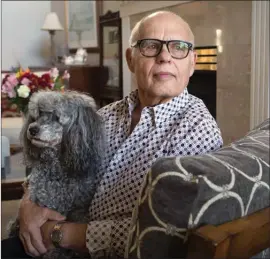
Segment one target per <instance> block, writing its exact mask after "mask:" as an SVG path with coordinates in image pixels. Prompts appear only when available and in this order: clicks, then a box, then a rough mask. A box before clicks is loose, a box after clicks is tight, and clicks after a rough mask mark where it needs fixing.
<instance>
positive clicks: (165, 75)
mask: <svg viewBox="0 0 270 259" xmlns="http://www.w3.org/2000/svg"><path fill="white" fill-rule="evenodd" d="M154 77H156V78H158V79H168V78H171V77H175V76H174V74H172V73H170V72H158V73H155V74H154Z"/></svg>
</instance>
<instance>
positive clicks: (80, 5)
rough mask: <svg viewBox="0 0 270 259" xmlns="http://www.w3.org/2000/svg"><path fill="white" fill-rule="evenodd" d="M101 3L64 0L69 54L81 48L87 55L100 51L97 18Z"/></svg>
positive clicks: (100, 10)
mask: <svg viewBox="0 0 270 259" xmlns="http://www.w3.org/2000/svg"><path fill="white" fill-rule="evenodd" d="M101 14H102V1H97V0H96V1H77V0H65V32H66V42H67V45H68V48H69V51H70V53H76V51H77V49H78V48H80V47H83V48H84V49H86V51H87V52H88V53H98V52H99V51H100V42H99V30H98V28H99V24H98V23H99V16H100V15H101Z"/></svg>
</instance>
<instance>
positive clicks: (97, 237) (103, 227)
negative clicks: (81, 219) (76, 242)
mask: <svg viewBox="0 0 270 259" xmlns="http://www.w3.org/2000/svg"><path fill="white" fill-rule="evenodd" d="M130 222H131V217H127V218H124V219H121V220H98V221H91V222H90V223H88V226H87V230H86V247H87V248H88V250H89V254H90V255H91V256H92V257H93V258H98V257H103V256H108V255H117V256H121V257H123V256H124V253H125V245H126V241H127V239H128V234H129V226H130Z"/></svg>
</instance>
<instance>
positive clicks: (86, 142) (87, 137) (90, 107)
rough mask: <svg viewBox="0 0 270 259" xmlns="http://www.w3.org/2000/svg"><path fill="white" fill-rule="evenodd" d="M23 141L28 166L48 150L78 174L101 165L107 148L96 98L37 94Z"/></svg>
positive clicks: (32, 101)
mask: <svg viewBox="0 0 270 259" xmlns="http://www.w3.org/2000/svg"><path fill="white" fill-rule="evenodd" d="M21 139H22V141H23V146H24V154H25V158H26V161H28V163H30V164H31V162H34V161H35V160H38V159H39V158H40V154H41V153H42V152H43V151H44V150H45V149H54V150H55V151H57V152H59V153H58V154H61V159H62V161H63V163H64V164H66V165H67V166H68V167H69V169H70V170H72V169H74V170H76V171H77V170H81V171H84V170H89V168H88V167H89V163H97V164H98V162H99V160H100V159H101V153H102V149H103V148H104V135H103V124H102V119H101V118H100V117H99V115H98V114H97V113H96V105H95V102H94V100H93V98H92V97H90V96H88V95H86V94H82V93H78V92H75V91H65V92H63V93H62V92H55V91H40V92H37V93H35V94H33V96H32V97H31V99H30V102H29V105H28V114H27V116H26V120H25V123H24V127H23V129H22V131H21ZM87 168H88V169H87Z"/></svg>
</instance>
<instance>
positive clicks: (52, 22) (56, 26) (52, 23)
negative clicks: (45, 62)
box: [41, 12, 64, 65]
mask: <svg viewBox="0 0 270 259" xmlns="http://www.w3.org/2000/svg"><path fill="white" fill-rule="evenodd" d="M41 30H43V31H48V32H49V34H50V36H51V64H52V65H55V63H56V56H55V43H54V35H55V32H56V31H62V30H64V29H63V27H62V25H61V23H60V21H59V18H58V16H57V14H56V13H55V12H51V13H48V14H47V15H46V17H45V20H44V24H43V26H42V28H41Z"/></svg>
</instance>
